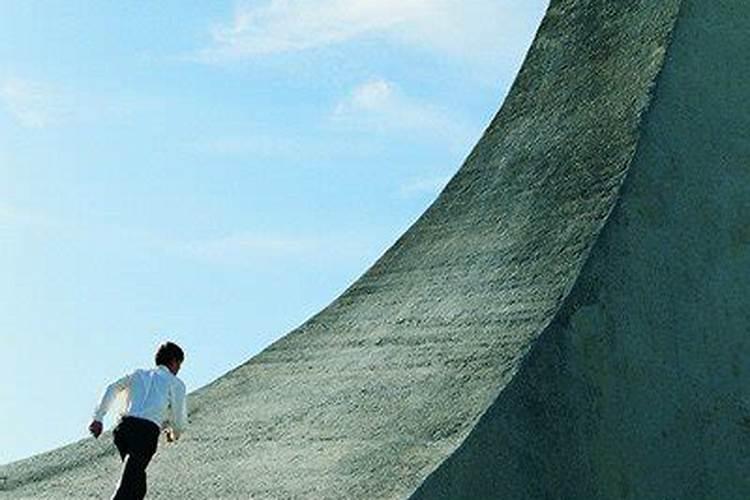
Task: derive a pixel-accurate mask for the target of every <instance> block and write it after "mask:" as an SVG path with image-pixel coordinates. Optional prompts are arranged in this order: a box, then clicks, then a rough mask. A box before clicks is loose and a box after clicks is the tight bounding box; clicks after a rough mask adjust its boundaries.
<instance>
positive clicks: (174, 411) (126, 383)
mask: <svg viewBox="0 0 750 500" xmlns="http://www.w3.org/2000/svg"><path fill="white" fill-rule="evenodd" d="M184 359H185V354H184V353H183V352H182V349H181V348H180V347H179V346H178V345H177V344H173V343H172V342H165V343H163V344H162V345H160V346H159V348H158V350H157V351H156V368H152V369H150V370H136V371H134V372H133V373H131V374H129V375H125V376H124V377H122V378H121V379H119V380H117V381H116V382H114V383H113V384H111V385H109V387H107V389H106V390H105V391H104V395H103V396H102V399H101V402H100V403H99V405H98V406H97V407H96V410H95V412H94V419H93V421H92V422H91V425H89V432H91V434H93V435H94V437H95V438H98V437H99V435H100V434H101V433H102V429H103V425H102V419H103V417H104V415H105V414H106V413H107V411H109V409H110V406H111V405H112V402H113V401H114V400H115V398H116V397H117V395H118V394H119V393H121V392H125V394H126V405H125V410H124V413H122V414H121V415H120V417H121V418H120V421H119V423H118V424H117V427H115V430H114V431H113V433H112V434H113V436H114V441H115V446H117V450H118V451H119V452H120V458H121V459H122V461H123V464H124V465H123V469H122V477H121V478H120V482H119V484H118V485H117V490H116V491H115V493H114V495H113V496H112V500H124V499H127V500H130V499H142V498H143V497H145V496H146V467H147V466H148V464H149V462H150V461H151V457H153V456H154V453H156V447H157V443H158V441H159V433H160V432H161V430H162V429H164V430H165V433H166V435H167V441H169V442H173V441H175V440H177V439H179V437H180V434H181V433H182V432H183V431H184V430H185V427H186V425H187V405H186V402H185V384H184V383H183V382H182V380H180V379H179V378H177V373H178V372H179V371H180V367H181V366H182V362H183V360H184Z"/></svg>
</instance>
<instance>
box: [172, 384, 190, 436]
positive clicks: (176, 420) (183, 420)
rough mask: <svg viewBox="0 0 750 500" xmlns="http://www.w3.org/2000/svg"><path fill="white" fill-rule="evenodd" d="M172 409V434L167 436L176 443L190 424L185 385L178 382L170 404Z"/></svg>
mask: <svg viewBox="0 0 750 500" xmlns="http://www.w3.org/2000/svg"><path fill="white" fill-rule="evenodd" d="M169 403H170V404H169V406H170V408H171V409H172V415H171V416H172V418H171V422H172V425H171V427H172V432H171V433H168V434H167V439H168V440H169V441H175V440H177V439H179V438H180V435H181V434H182V433H183V432H184V431H185V428H186V427H187V423H188V417H187V396H186V395H185V384H183V383H182V381H181V380H179V379H178V380H177V383H176V384H174V387H173V391H172V400H171V401H170V402H169Z"/></svg>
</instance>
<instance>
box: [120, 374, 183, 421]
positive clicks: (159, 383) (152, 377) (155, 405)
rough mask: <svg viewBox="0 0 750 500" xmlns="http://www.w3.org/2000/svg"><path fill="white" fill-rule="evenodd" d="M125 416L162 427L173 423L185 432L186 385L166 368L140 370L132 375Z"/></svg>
mask: <svg viewBox="0 0 750 500" xmlns="http://www.w3.org/2000/svg"><path fill="white" fill-rule="evenodd" d="M129 377H130V380H129V387H128V390H127V400H126V401H127V402H126V405H125V411H124V415H127V416H131V417H138V418H143V419H146V420H150V421H152V422H154V423H155V424H157V425H159V426H160V427H161V426H162V425H163V424H164V422H165V421H169V422H170V424H171V425H172V426H175V427H177V428H178V429H177V430H182V427H184V422H182V421H181V418H180V417H181V413H182V404H184V401H185V384H184V383H183V382H182V380H180V379H179V378H177V376H176V375H173V374H172V373H171V372H170V371H169V370H168V369H167V368H166V367H165V366H157V367H155V368H150V369H147V370H136V371H135V372H133V373H132V374H130V375H129Z"/></svg>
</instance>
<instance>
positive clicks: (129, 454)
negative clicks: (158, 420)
mask: <svg viewBox="0 0 750 500" xmlns="http://www.w3.org/2000/svg"><path fill="white" fill-rule="evenodd" d="M158 440H159V427H158V426H157V425H156V424H153V423H151V422H148V421H144V420H140V419H133V418H126V419H123V421H122V422H121V423H120V425H118V427H117V432H116V433H115V445H116V446H117V449H118V450H119V451H120V456H121V457H122V459H123V470H122V477H121V478H120V483H119V484H118V485H117V490H116V491H115V493H114V496H113V497H112V500H141V499H142V498H143V497H145V496H146V488H147V486H146V467H147V466H148V464H149V462H150V461H151V457H153V456H154V453H155V452H156V446H157V443H158Z"/></svg>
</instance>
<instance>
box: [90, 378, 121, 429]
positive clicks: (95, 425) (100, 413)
mask: <svg viewBox="0 0 750 500" xmlns="http://www.w3.org/2000/svg"><path fill="white" fill-rule="evenodd" d="M129 384H130V375H125V376H124V377H122V378H120V379H118V380H116V381H115V382H113V383H111V384H109V386H107V389H105V391H104V394H102V398H101V401H100V402H99V404H98V405H97V406H96V409H95V410H94V418H93V419H92V421H91V425H89V432H90V433H91V434H93V435H94V437H95V438H98V437H99V435H100V434H101V433H102V429H103V425H102V420H103V419H104V415H106V414H107V412H108V411H109V408H110V406H112V402H113V401H114V400H115V398H116V397H117V395H118V394H119V393H120V392H122V391H124V390H125V389H127V388H128V385H129Z"/></svg>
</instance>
